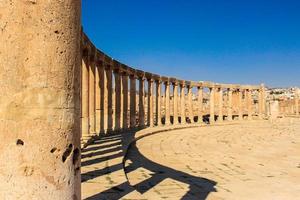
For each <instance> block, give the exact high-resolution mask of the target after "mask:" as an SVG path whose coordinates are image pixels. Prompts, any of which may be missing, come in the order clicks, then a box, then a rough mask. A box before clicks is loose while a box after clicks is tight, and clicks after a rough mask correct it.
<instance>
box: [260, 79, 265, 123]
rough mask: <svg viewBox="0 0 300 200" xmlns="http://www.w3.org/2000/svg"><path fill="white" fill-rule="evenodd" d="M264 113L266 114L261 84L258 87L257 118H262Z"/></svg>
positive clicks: (263, 88)
mask: <svg viewBox="0 0 300 200" xmlns="http://www.w3.org/2000/svg"><path fill="white" fill-rule="evenodd" d="M265 115H266V99H265V86H264V85H263V84H261V86H260V89H259V118H260V119H262V118H263V117H264V116H265Z"/></svg>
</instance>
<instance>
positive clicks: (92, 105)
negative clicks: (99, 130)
mask: <svg viewBox="0 0 300 200" xmlns="http://www.w3.org/2000/svg"><path fill="white" fill-rule="evenodd" d="M95 73H96V68H95V62H94V58H90V62H89V115H90V116H89V118H90V119H89V122H90V131H89V132H90V135H91V136H92V135H95V134H96V95H95V92H96V82H95Z"/></svg>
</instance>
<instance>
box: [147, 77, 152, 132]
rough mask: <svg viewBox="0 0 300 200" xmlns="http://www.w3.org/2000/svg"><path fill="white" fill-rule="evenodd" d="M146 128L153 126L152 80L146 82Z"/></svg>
mask: <svg viewBox="0 0 300 200" xmlns="http://www.w3.org/2000/svg"><path fill="white" fill-rule="evenodd" d="M147 115H148V120H147V123H148V126H154V119H153V80H152V79H149V80H148V112H147Z"/></svg>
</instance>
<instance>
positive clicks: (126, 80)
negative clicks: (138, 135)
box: [122, 73, 128, 130]
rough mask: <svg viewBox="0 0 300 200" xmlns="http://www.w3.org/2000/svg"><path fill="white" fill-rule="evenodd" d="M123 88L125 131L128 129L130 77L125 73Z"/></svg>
mask: <svg viewBox="0 0 300 200" xmlns="http://www.w3.org/2000/svg"><path fill="white" fill-rule="evenodd" d="M122 87H123V90H122V92H123V94H122V96H123V122H122V123H123V125H122V127H123V129H125V130H126V129H127V128H128V75H127V74H126V73H124V74H123V75H122Z"/></svg>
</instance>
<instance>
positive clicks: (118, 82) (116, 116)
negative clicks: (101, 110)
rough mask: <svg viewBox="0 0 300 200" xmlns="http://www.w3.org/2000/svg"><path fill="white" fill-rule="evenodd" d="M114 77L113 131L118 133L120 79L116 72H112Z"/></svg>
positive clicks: (118, 73) (119, 125)
mask: <svg viewBox="0 0 300 200" xmlns="http://www.w3.org/2000/svg"><path fill="white" fill-rule="evenodd" d="M114 77H115V111H114V112H115V114H114V117H115V119H114V120H115V127H114V130H115V131H119V130H120V128H121V78H120V72H119V71H118V70H115V71H114Z"/></svg>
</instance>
